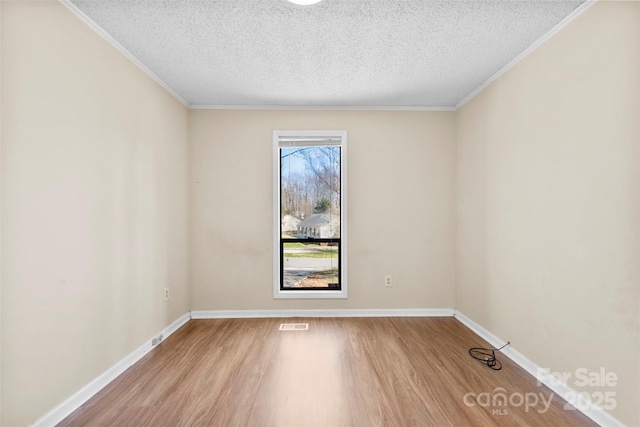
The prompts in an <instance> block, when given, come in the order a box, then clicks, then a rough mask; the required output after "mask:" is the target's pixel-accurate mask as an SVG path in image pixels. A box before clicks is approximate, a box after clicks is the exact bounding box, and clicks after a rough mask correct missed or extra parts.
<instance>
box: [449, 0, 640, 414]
mask: <svg viewBox="0 0 640 427" xmlns="http://www.w3.org/2000/svg"><path fill="white" fill-rule="evenodd" d="M639 8H640V3H635V2H611V3H600V4H596V5H595V6H593V7H592V8H590V9H589V10H587V11H586V12H585V13H584V14H583V15H581V16H580V17H578V18H577V19H576V20H575V21H574V22H572V23H571V24H570V25H569V26H567V27H566V28H565V29H563V30H562V31H561V32H560V33H558V34H557V35H556V36H554V37H553V38H552V39H550V40H549V41H547V42H546V43H545V44H544V45H543V46H541V47H540V48H539V49H538V50H536V51H535V52H533V53H532V54H531V55H529V56H528V57H527V58H525V59H524V60H523V61H522V62H520V63H519V64H518V65H516V66H515V67H514V68H513V69H511V70H510V71H508V72H507V73H506V74H505V75H503V76H502V77H501V78H500V79H499V80H497V81H496V82H495V83H493V84H492V85H491V86H490V87H489V88H487V89H486V90H485V91H483V92H482V93H481V94H480V95H478V96H477V97H475V98H474V99H473V100H472V101H471V102H469V103H468V104H466V105H465V106H464V107H463V108H461V109H460V110H458V111H457V115H456V120H457V125H456V126H457V164H456V170H457V190H456V192H457V258H456V259H457V265H456V271H457V285H456V305H457V308H458V309H459V310H460V311H462V312H463V313H465V314H466V315H468V316H469V317H471V318H472V319H473V320H475V321H476V322H478V323H479V324H481V325H482V326H484V327H485V328H487V329H488V330H490V331H492V332H493V333H495V334H496V335H497V336H499V337H501V338H503V339H505V340H510V341H511V343H512V345H513V347H514V348H516V349H517V350H518V351H520V352H521V353H523V354H524V355H526V356H527V357H528V358H530V359H531V360H532V361H534V362H535V363H537V364H538V365H540V366H542V367H546V368H550V369H551V370H552V371H555V372H569V373H572V374H573V375H574V378H572V379H570V381H569V385H571V386H573V387H576V385H575V383H574V379H575V370H576V369H577V368H586V369H588V370H590V371H597V370H598V369H599V368H600V367H605V368H606V370H607V371H613V372H615V373H617V374H618V376H619V378H620V380H619V384H618V386H617V387H615V388H613V389H612V390H613V391H615V392H616V393H617V395H616V399H617V408H616V409H615V410H614V411H613V415H614V416H615V417H617V418H618V419H619V420H621V421H622V422H624V423H627V424H628V425H634V426H636V425H640V417H638V409H637V406H638V402H640V393H639V390H638V387H639V384H640V376H639V372H638V368H639V367H638V360H639V359H640V352H639V345H638V330H639V328H640V325H639V314H638V313H639V307H638V304H639V290H640V289H639V287H640V285H639V283H640V276H639V263H638V260H639V259H640V238H639V236H640V229H639V227H640V186H639V181H638V178H639V173H640V167H639V164H640V162H639V159H640V152H639V148H640V133H639V125H638V123H639V120H638V117H639V112H640V110H639V105H638V103H639V99H640V98H639V94H640V88H639V86H638V82H639V77H638V76H639V67H640V49H639V47H638V43H639V40H640V32H639V28H640V26H639V22H638V16H639V15H638V14H639V13H640V11H639ZM576 388H580V387H576ZM583 389H584V388H583ZM585 390H586V391H588V392H594V391H603V390H602V389H599V388H595V389H594V388H586V389H585Z"/></svg>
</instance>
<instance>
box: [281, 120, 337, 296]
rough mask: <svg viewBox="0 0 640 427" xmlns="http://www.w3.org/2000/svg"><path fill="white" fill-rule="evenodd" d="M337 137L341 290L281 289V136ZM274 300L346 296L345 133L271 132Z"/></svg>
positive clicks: (323, 131)
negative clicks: (338, 143) (338, 150)
mask: <svg viewBox="0 0 640 427" xmlns="http://www.w3.org/2000/svg"><path fill="white" fill-rule="evenodd" d="M286 136H308V137H322V136H327V137H340V139H341V143H340V146H341V147H342V149H341V150H340V156H341V157H340V185H341V188H340V202H341V205H342V206H341V207H340V224H341V229H340V256H341V257H342V258H341V260H340V262H341V264H340V285H341V286H340V287H341V289H340V290H327V291H323V290H319V291H315V290H313V291H306V290H305V291H286V290H280V246H279V244H280V238H281V236H280V144H279V141H280V137H286ZM272 151H273V298H274V299H334V298H342V299H345V298H347V297H348V281H347V278H348V274H347V272H348V263H347V258H348V247H349V246H348V240H347V218H348V215H347V201H348V198H347V187H348V186H347V131H326V130H322V131H281V130H275V131H273V147H272Z"/></svg>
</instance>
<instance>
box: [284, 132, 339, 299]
mask: <svg viewBox="0 0 640 427" xmlns="http://www.w3.org/2000/svg"><path fill="white" fill-rule="evenodd" d="M346 144H347V133H346V132H345V131H274V132H273V151H274V156H273V170H274V180H273V182H274V191H273V193H274V278H273V280H274V286H273V295H274V298H346V297H347V281H346V278H347V262H346V260H347V257H346V248H347V244H346V242H347V233H346V225H347V224H346V217H347V216H346V200H347V195H346V188H347V185H346V182H347V181H346V159H347V149H346V147H347V145H346Z"/></svg>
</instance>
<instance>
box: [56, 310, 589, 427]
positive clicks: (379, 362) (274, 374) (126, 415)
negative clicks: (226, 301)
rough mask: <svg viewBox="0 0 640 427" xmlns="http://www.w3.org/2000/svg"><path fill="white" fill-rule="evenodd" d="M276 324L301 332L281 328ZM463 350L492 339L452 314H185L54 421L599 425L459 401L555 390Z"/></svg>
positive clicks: (555, 405)
mask: <svg viewBox="0 0 640 427" xmlns="http://www.w3.org/2000/svg"><path fill="white" fill-rule="evenodd" d="M283 322H287V323H291V322H295V323H298V322H308V323H309V330H308V331H287V332H281V331H279V330H278V328H279V325H280V323H283ZM470 347H488V344H487V343H486V342H485V341H484V340H482V339H481V338H479V337H478V336H477V335H475V334H474V333H473V332H472V331H470V330H469V329H468V328H466V327H465V326H464V325H462V324H461V323H460V322H459V321H458V320H456V319H455V318H341V319H326V318H320V319H317V318H313V319H225V320H191V321H189V322H188V323H187V324H186V325H184V326H183V327H182V328H180V330H178V331H177V332H176V333H174V334H173V335H172V336H171V337H169V338H168V339H166V340H165V341H164V342H163V343H161V344H160V345H159V346H158V347H157V348H156V349H155V350H153V351H152V352H150V353H149V354H148V355H146V356H145V357H144V358H143V359H142V360H140V361H139V362H138V363H137V364H135V365H134V366H132V367H131V368H130V369H128V370H127V371H126V372H125V373H123V374H122V375H121V376H120V377H118V378H117V379H116V380H114V381H113V382H112V383H111V384H109V385H108V386H107V387H105V388H104V389H103V390H102V391H101V392H100V393H99V394H97V395H96V396H94V397H93V398H92V399H91V400H89V401H88V402H87V403H86V404H85V405H83V406H82V407H81V408H79V409H78V410H77V411H75V412H74V413H73V414H71V415H70V416H69V417H67V418H66V419H65V420H64V421H63V422H62V423H60V424H59V425H60V426H223V427H227V426H259V427H268V426H278V427H285V426H331V427H341V426H362V427H373V426H494V425H495V426H516V425H518V426H595V425H596V424H595V423H593V422H592V421H591V420H589V419H588V418H587V417H585V416H584V415H582V414H581V413H579V412H577V411H575V410H567V409H564V405H565V402H564V401H563V400H562V399H560V398H559V397H557V396H554V397H553V400H552V403H551V405H550V407H549V410H548V411H546V412H544V411H543V409H544V404H542V403H538V405H537V406H535V407H531V408H530V409H529V410H528V411H527V410H526V409H525V407H524V406H519V407H518V406H516V405H511V406H507V407H485V406H486V405H485V406H482V405H479V404H477V403H475V405H474V406H469V405H467V404H465V400H464V396H465V394H467V393H470V392H471V393H475V394H476V395H478V394H479V393H483V392H489V393H492V394H494V393H493V392H494V391H495V393H499V392H500V391H502V390H501V389H499V390H497V391H496V389H497V388H499V387H502V389H504V393H505V394H506V395H507V396H510V395H512V393H521V394H522V395H524V394H525V393H534V394H536V395H538V396H539V395H540V393H543V394H544V396H545V399H548V398H549V396H551V395H552V393H551V392H550V390H549V389H547V388H546V387H544V386H538V385H537V384H536V380H535V379H534V378H533V377H532V376H530V375H529V374H527V373H526V372H525V371H524V370H522V369H521V368H519V367H518V366H517V365H515V364H514V363H513V362H511V361H510V360H509V359H507V358H506V357H504V356H503V357H499V359H500V360H501V361H502V363H503V365H504V367H503V369H502V370H501V371H492V370H490V369H489V368H488V367H486V366H484V365H482V364H480V363H479V362H477V361H475V360H473V359H472V358H471V357H470V356H469V354H468V349H469V348H470ZM467 402H471V401H470V400H469V399H467ZM514 402H515V403H516V404H517V403H518V400H517V399H516V400H514ZM496 410H500V411H501V413H500V414H499V413H498V412H497V411H496ZM494 411H495V412H494ZM505 411H506V413H505ZM541 412H542V413H541Z"/></svg>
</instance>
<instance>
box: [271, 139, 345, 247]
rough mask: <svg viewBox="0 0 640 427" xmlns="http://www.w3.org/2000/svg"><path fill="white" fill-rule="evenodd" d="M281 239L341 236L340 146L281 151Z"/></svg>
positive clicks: (289, 148)
mask: <svg viewBox="0 0 640 427" xmlns="http://www.w3.org/2000/svg"><path fill="white" fill-rule="evenodd" d="M280 219H281V223H282V238H283V239H287V238H290V239H291V238H293V239H295V238H298V239H306V238H317V239H320V238H322V239H327V238H339V237H340V147H339V146H327V147H322V146H313V147H283V148H281V149H280Z"/></svg>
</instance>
